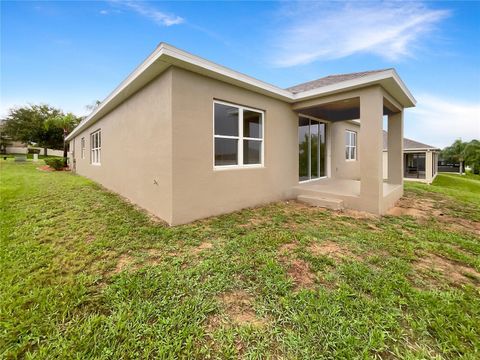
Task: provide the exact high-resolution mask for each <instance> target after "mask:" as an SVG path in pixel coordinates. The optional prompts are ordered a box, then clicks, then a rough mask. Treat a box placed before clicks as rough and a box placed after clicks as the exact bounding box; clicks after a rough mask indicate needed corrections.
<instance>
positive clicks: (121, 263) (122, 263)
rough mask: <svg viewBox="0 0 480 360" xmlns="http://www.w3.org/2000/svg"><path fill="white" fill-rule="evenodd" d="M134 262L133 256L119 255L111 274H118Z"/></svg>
mask: <svg viewBox="0 0 480 360" xmlns="http://www.w3.org/2000/svg"><path fill="white" fill-rule="evenodd" d="M133 262H134V258H133V257H132V256H130V255H128V254H123V255H120V257H119V258H118V261H117V266H115V269H113V271H112V273H113V274H118V273H120V272H122V271H124V270H126V269H127V268H131V267H132V264H133Z"/></svg>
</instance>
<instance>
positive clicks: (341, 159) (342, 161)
mask: <svg viewBox="0 0 480 360" xmlns="http://www.w3.org/2000/svg"><path fill="white" fill-rule="evenodd" d="M346 130H351V131H355V132H357V160H347V159H346V156H345V131H346ZM330 131H331V137H330V139H331V141H332V143H331V151H332V153H331V159H332V163H331V164H332V169H331V174H332V177H333V178H339V179H353V180H359V179H360V156H359V155H360V152H359V151H358V139H359V135H358V134H359V131H360V125H358V124H355V123H353V122H351V121H338V122H333V123H331V124H330Z"/></svg>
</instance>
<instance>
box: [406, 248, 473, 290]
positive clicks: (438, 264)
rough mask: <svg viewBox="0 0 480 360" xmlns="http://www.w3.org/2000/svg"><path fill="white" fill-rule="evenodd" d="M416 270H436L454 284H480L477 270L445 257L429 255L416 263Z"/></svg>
mask: <svg viewBox="0 0 480 360" xmlns="http://www.w3.org/2000/svg"><path fill="white" fill-rule="evenodd" d="M414 267H415V269H416V270H419V271H421V272H428V271H431V270H434V271H436V272H439V273H440V274H441V275H442V277H444V278H445V279H447V280H448V281H450V282H451V283H453V284H467V283H470V284H477V285H478V283H479V282H480V273H479V272H478V271H476V270H475V269H472V268H470V267H467V266H465V265H461V264H458V263H456V262H455V261H452V260H449V259H446V258H444V257H441V256H438V255H434V254H428V255H425V256H423V257H421V258H420V259H419V260H418V261H416V262H415V263H414Z"/></svg>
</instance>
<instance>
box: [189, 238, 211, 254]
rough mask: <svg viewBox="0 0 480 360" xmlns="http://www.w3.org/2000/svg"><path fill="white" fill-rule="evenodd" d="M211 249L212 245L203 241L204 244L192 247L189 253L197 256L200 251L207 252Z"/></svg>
mask: <svg viewBox="0 0 480 360" xmlns="http://www.w3.org/2000/svg"><path fill="white" fill-rule="evenodd" d="M211 248H213V244H212V243H210V242H208V241H205V242H203V243H201V244H200V245H198V246H197V247H194V248H193V249H192V250H191V253H192V254H194V255H197V254H200V253H201V252H202V251H204V250H208V249H211Z"/></svg>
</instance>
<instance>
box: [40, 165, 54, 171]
mask: <svg viewBox="0 0 480 360" xmlns="http://www.w3.org/2000/svg"><path fill="white" fill-rule="evenodd" d="M37 170H40V171H55V169H54V168H51V167H50V166H48V165H43V166H39V167H37Z"/></svg>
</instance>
